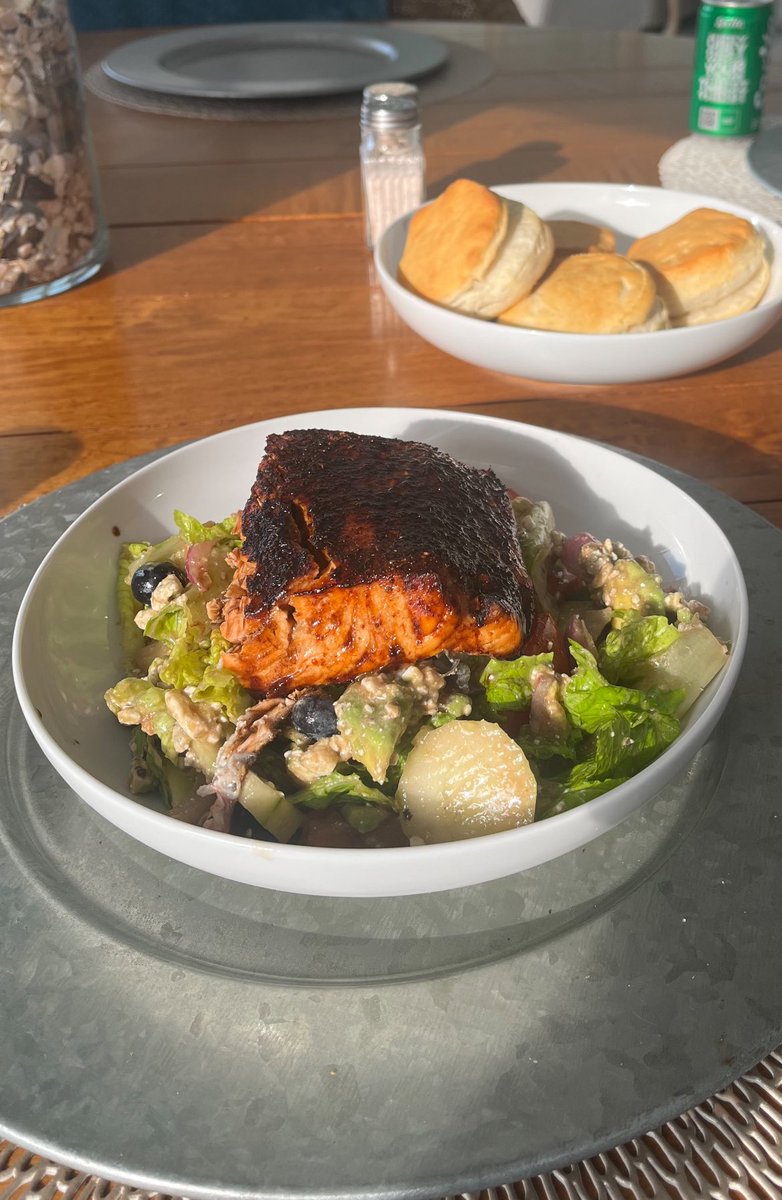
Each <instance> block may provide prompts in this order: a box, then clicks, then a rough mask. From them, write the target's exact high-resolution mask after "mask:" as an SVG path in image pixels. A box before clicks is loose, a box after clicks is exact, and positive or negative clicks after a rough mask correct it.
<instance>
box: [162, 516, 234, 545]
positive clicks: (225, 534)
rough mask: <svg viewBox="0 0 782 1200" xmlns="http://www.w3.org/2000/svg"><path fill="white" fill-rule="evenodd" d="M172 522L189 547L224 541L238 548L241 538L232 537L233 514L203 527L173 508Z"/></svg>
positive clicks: (195, 520)
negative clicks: (228, 541)
mask: <svg viewBox="0 0 782 1200" xmlns="http://www.w3.org/2000/svg"><path fill="white" fill-rule="evenodd" d="M174 521H175V522H176V527H177V529H178V530H179V532H180V533H181V535H182V537H183V538H184V539H185V541H186V542H189V543H190V545H191V546H196V545H198V543H199V542H214V541H225V540H230V541H232V542H233V543H234V544H235V545H237V546H238V545H239V542H240V541H241V538H238V537H235V536H234V531H233V530H234V524H235V521H236V518H235V516H234V515H233V513H232V514H231V515H230V516H228V517H226V518H225V519H224V520H222V521H216V522H215V523H214V524H213V525H204V524H203V523H202V522H201V521H199V520H198V519H197V518H196V517H191V516H189V515H188V514H187V513H184V512H182V511H181V509H178V508H175V509H174Z"/></svg>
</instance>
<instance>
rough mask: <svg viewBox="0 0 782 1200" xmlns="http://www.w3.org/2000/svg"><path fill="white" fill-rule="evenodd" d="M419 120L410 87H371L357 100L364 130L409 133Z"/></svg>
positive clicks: (413, 89) (415, 97) (415, 96)
mask: <svg viewBox="0 0 782 1200" xmlns="http://www.w3.org/2000/svg"><path fill="white" fill-rule="evenodd" d="M419 120H420V117H419V113H418V88H417V87H416V86H415V84H414V83H372V84H370V85H369V87H365V88H364V91H363V95H362V100H361V124H362V125H363V126H364V127H365V128H368V129H412V128H413V126H414V125H417V124H418V122H419Z"/></svg>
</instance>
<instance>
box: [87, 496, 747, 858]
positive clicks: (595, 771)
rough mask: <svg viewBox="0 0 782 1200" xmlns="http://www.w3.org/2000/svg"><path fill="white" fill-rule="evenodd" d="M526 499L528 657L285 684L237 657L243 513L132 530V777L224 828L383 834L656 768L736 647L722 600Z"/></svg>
mask: <svg viewBox="0 0 782 1200" xmlns="http://www.w3.org/2000/svg"><path fill="white" fill-rule="evenodd" d="M512 504H513V510H514V515H515V520H516V527H517V533H518V538H519V542H520V546H521V551H522V556H523V558H524V563H525V566H526V568H527V571H528V573H529V575H530V577H531V579H532V582H533V585H534V588H535V593H536V597H537V616H536V617H535V619H534V622H533V626H532V628H531V630H530V631H529V635H528V637H527V639H526V641H525V643H524V647H523V648H524V653H523V654H522V655H521V656H519V657H517V658H513V659H493V658H487V657H485V656H478V655H459V654H451V653H450V652H444V653H441V654H439V655H437V657H436V658H433V659H428V660H426V661H422V662H417V663H413V664H408V665H404V666H400V667H398V668H389V669H387V670H383V671H378V672H374V673H372V674H369V675H364V676H361V677H359V678H356V679H354V680H353V681H352V682H350V683H348V684H343V685H338V686H333V687H326V688H307V689H302V690H301V691H299V692H294V693H292V694H291V695H289V696H285V697H259V696H257V695H253V694H251V693H250V692H248V691H246V690H245V689H244V688H243V687H242V686H241V684H240V683H239V682H238V680H237V679H236V677H235V676H234V675H233V674H231V672H230V671H228V670H227V669H226V668H225V667H223V666H222V665H221V657H222V654H223V652H224V651H225V650H227V649H228V643H227V642H226V640H225V639H224V638H223V636H222V634H221V632H220V628H219V623H218V622H219V600H220V597H221V596H222V595H223V593H224V591H225V589H226V587H227V586H228V584H229V583H230V580H231V578H232V566H231V562H230V555H231V552H232V551H233V550H235V549H236V548H237V546H239V544H240V542H241V538H240V537H239V536H238V535H237V533H236V532H235V530H236V528H237V522H236V518H235V517H234V516H229V517H228V518H226V519H225V520H222V521H219V522H216V523H213V522H206V523H202V522H201V521H199V520H197V519H196V518H194V517H192V516H188V515H187V514H185V513H182V512H178V511H177V512H175V514H174V520H175V524H176V529H177V532H176V533H174V534H172V536H170V537H168V538H166V539H165V540H164V541H162V542H160V543H158V544H156V545H150V544H147V543H143V542H139V543H129V544H126V545H124V546H123V547H122V550H121V554H120V562H119V572H118V582H117V608H118V614H119V620H120V627H121V634H122V643H123V653H124V657H125V664H126V674H125V676H124V678H122V679H120V680H119V682H118V683H117V684H116V685H115V686H114V687H112V688H110V689H109V691H108V692H107V693H106V703H107V705H108V707H109V709H110V710H111V711H112V713H114V714H115V716H116V718H117V720H118V721H119V722H120V723H121V724H122V725H125V726H127V727H128V729H129V730H131V748H132V765H131V771H130V787H131V790H132V791H133V792H134V793H136V794H143V793H156V794H157V796H158V798H159V799H160V801H161V802H162V804H163V805H164V806H165V809H166V811H167V812H168V813H169V814H170V816H171V817H173V818H176V819H179V820H183V821H187V822H190V823H194V824H200V825H204V826H205V827H207V828H212V829H216V830H219V831H221V832H225V833H234V834H239V835H243V836H250V837H257V838H262V839H266V840H271V841H275V840H276V841H281V842H293V843H301V844H305V845H321V846H337V847H368V848H372V847H380V846H406V845H410V844H411V843H412V844H420V843H428V842H436V841H448V840H455V839H461V838H466V837H474V836H478V835H481V834H486V833H492V832H498V831H502V830H505V829H511V828H518V827H519V826H521V825H524V824H527V823H529V822H531V821H533V820H534V821H540V820H544V819H546V818H548V817H550V816H553V815H554V814H557V813H561V812H564V811H566V810H567V809H571V808H575V807H576V806H578V805H581V804H584V803H586V802H588V801H590V800H592V799H594V798H595V797H597V796H600V795H601V794H602V793H604V792H606V791H608V790H610V789H611V788H614V787H616V786H618V785H619V784H621V783H623V782H625V781H626V780H628V779H630V778H631V777H632V776H633V775H635V774H637V773H638V772H639V771H641V770H642V769H643V768H644V767H646V766H648V765H649V764H650V763H651V762H653V761H654V759H655V758H657V757H658V756H659V755H660V754H661V753H662V752H663V751H664V750H665V749H666V748H667V747H668V746H670V744H671V743H672V742H673V741H674V740H675V738H676V737H677V736H678V734H679V732H680V729H681V722H682V718H683V717H684V716H685V714H686V713H687V711H688V709H689V708H690V706H691V705H692V704H693V702H694V701H695V700H696V699H697V697H698V696H699V695H700V694H701V692H702V691H703V689H704V688H705V687H706V686H707V685H708V684H709V683H710V681H711V680H712V679H713V678H714V677H715V676H716V675H717V674H718V672H719V671H720V670H721V669H722V667H723V666H724V664H725V662H726V659H727V654H728V650H727V647H726V646H725V645H724V644H723V643H722V642H721V641H720V640H719V639H718V638H717V637H716V636H715V635H714V634H713V633H712V632H711V630H710V629H709V627H708V624H707V621H708V615H709V614H708V609H707V608H706V606H705V605H704V604H702V603H701V602H700V601H698V600H694V599H690V598H688V597H687V596H686V595H685V594H684V593H683V592H682V591H680V590H665V589H664V587H663V584H662V581H661V578H660V576H659V575H658V573H657V571H656V569H655V566H654V564H653V563H652V562H650V561H649V560H648V559H646V558H644V557H643V556H640V555H637V556H634V555H633V554H632V553H631V552H630V551H629V550H627V549H626V548H625V547H624V546H622V545H621V544H619V543H618V542H612V541H611V540H600V539H598V538H597V537H594V536H592V535H591V534H588V533H579V534H577V535H575V536H565V535H564V534H562V533H561V532H559V531H557V529H556V528H555V522H554V517H553V513H552V510H551V507H550V505H549V504H548V503H547V502H545V501H537V502H533V501H530V500H526V499H524V498H523V497H520V496H517V497H515V498H514V499H513V501H512Z"/></svg>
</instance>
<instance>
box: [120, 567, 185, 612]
mask: <svg viewBox="0 0 782 1200" xmlns="http://www.w3.org/2000/svg"><path fill="white" fill-rule="evenodd" d="M167 575H176V577H177V579H178V580H179V582H180V583H181V584H182V587H183V588H185V587H187V576H186V575H185V573H184V571H180V570H179V567H175V566H174V564H173V563H170V562H162V563H145V564H144V566H143V567H139V569H138V570H137V571H134V573H133V578H132V579H131V581H130V590H131V592H132V593H133V595H134V596H135V598H136V599H137V600H138V602H139V604H149V601H150V599H151V597H152V593H153V592H154V590H155V588H156V587H157V585H158V584H159V583H162V582H163V580H164V579H165V578H166V576H167Z"/></svg>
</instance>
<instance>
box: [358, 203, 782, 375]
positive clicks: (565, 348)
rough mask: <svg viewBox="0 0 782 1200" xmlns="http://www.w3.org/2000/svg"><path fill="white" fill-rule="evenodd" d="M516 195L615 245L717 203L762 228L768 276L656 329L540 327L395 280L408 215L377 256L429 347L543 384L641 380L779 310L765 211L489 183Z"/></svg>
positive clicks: (696, 356) (735, 337) (730, 339)
mask: <svg viewBox="0 0 782 1200" xmlns="http://www.w3.org/2000/svg"><path fill="white" fill-rule="evenodd" d="M494 191H496V192H499V193H500V195H502V196H508V197H509V198H510V199H512V200H521V201H523V202H524V203H525V204H528V205H529V207H530V208H532V209H533V210H534V211H535V212H536V213H537V214H538V216H540V217H543V218H544V219H553V218H555V217H570V218H579V219H581V220H585V221H592V222H594V223H597V224H600V225H606V226H608V227H609V228H610V229H613V230H614V232H615V233H616V235H617V250H618V251H619V252H620V253H623V252H624V251H625V250H626V249H627V248H628V246H629V245H630V243H631V241H633V240H634V239H635V238H637V237H641V236H643V235H644V234H647V233H653V232H654V231H655V230H658V229H662V228H663V226H665V225H670V224H671V222H673V221H677V220H678V219H679V218H680V217H683V216H684V215H685V214H686V213H688V212H691V211H692V209H694V208H701V207H706V208H719V209H722V210H724V211H726V212H734V213H738V215H739V216H741V217H746V219H747V220H748V221H751V222H752V223H753V225H755V226H756V227H757V228H758V229H760V230H761V231H762V233H763V234H764V235H765V237H766V240H767V243H768V253H769V257H770V260H771V263H772V272H771V281H770V283H769V286H768V291H767V292H766V295H765V297H764V298H763V300H762V301H761V303H760V304H759V305H758V307H757V308H755V309H753V310H752V311H751V312H748V313H743V314H742V315H741V316H740V317H730V318H728V320H725V321H715V322H714V323H713V324H711V325H697V326H693V328H691V329H661V330H657V331H656V332H654V333H622V334H605V333H599V334H589V333H548V332H546V331H543V330H539V329H518V328H515V327H513V326H509V325H498V324H497V323H496V322H494V321H481V320H479V319H478V318H477V317H468V316H464V315H463V314H462V313H457V312H451V311H450V310H449V309H447V308H443V307H441V306H440V305H438V304H432V303H431V302H430V301H429V300H423V299H422V298H421V297H420V296H416V295H415V294H414V293H413V292H411V291H409V290H408V288H406V287H404V286H403V285H402V284H401V283H399V281H398V280H397V269H398V267H399V260H400V258H401V257H402V251H403V249H404V244H405V238H406V236H407V224H408V220H409V216H408V217H403V218H402V219H401V220H399V221H396V222H395V223H394V224H393V225H392V226H391V227H390V228H389V229H387V230H386V232H385V233H384V235H383V237H382V238H381V239H380V242H379V244H378V247H377V251H376V254H375V261H376V264H377V270H378V273H379V276H380V282H381V285H382V287H383V290H384V291H385V293H386V295H387V296H388V298H389V300H390V301H391V303H392V305H393V306H394V308H395V309H396V311H397V312H398V313H399V315H400V317H401V318H402V320H403V321H405V322H406V323H407V324H408V325H409V326H410V328H411V329H414V330H415V332H416V333H418V334H420V335H421V337H422V338H425V339H426V340H427V341H428V342H431V343H432V345H434V346H437V347H439V349H440V350H445V351H446V352H447V353H448V354H453V355H454V356H455V357H456V358H461V359H463V360H464V361H465V362H469V363H474V364H475V365H476V366H478V367H488V368H489V369H490V370H492V371H504V372H505V373H506V374H508V375H520V376H523V377H525V378H528V379H540V380H545V381H547V382H550V383H581V384H592V383H639V382H643V381H648V380H651V379H666V378H668V377H669V376H671V375H685V374H687V373H688V372H690V371H698V370H701V369H702V368H704V367H710V366H713V365H714V364H715V363H718V362H722V361H723V360H724V359H726V358H731V357H732V356H733V355H734V354H738V353H739V351H740V350H744V349H745V348H746V347H747V346H749V345H751V344H752V343H753V342H756V341H757V340H758V338H760V337H762V336H763V334H764V333H766V332H767V330H769V329H770V328H771V326H772V325H774V324H775V323H776V322H777V321H778V320H779V318H780V316H782V228H780V226H779V225H777V224H776V223H775V222H773V221H768V220H766V219H765V217H761V216H759V215H758V214H757V213H754V212H751V211H750V210H749V209H746V208H742V207H741V206H740V205H738V204H730V203H728V201H727V200H715V199H714V198H713V197H709V196H698V195H695V194H694V193H691V192H673V191H668V190H667V189H665V188H653V187H634V186H627V185H624V184H613V183H523V184H513V185H509V186H501V187H496V188H494Z"/></svg>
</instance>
